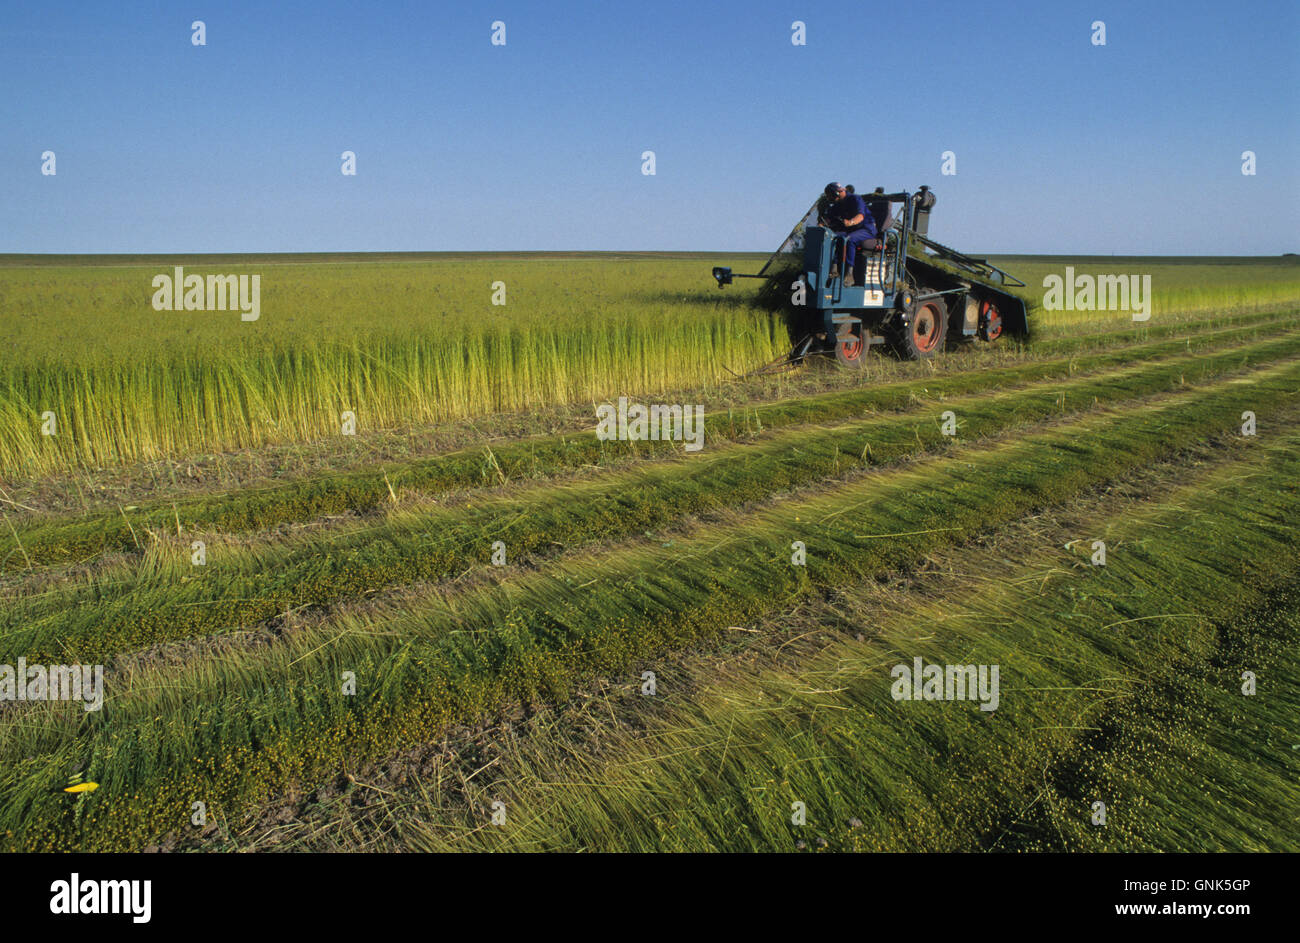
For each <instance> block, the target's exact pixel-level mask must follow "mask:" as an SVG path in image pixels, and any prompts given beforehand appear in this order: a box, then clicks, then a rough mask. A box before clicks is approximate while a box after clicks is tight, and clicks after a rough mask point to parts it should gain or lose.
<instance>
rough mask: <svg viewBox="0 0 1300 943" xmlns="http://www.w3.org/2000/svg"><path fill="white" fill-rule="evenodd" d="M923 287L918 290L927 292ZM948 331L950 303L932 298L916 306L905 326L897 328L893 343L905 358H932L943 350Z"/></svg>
mask: <svg viewBox="0 0 1300 943" xmlns="http://www.w3.org/2000/svg"><path fill="white" fill-rule="evenodd" d="M926 293H927V290H926V289H924V288H922V289H919V290H918V291H917V294H921V295H924V294H926ZM947 335H948V306H947V305H946V304H944V302H943V299H942V298H931V299H930V300H929V301H922V302H920V303H919V304H917V305H915V306H914V309H913V311H912V313H911V317H909V318H908V327H907V328H906V329H903V328H901V326H900V327H899V328H895V330H894V333H893V337H892V346H893V348H894V350H895V351H896V352H897V353H898V355H899V356H900V357H902V358H903V359H905V360H929V359H930V358H932V357H933V356H934V355H935V354H937V353H938V352H939V351H941V350H943V346H944V344H943V342H944V338H945V337H947Z"/></svg>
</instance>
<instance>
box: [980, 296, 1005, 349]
mask: <svg viewBox="0 0 1300 943" xmlns="http://www.w3.org/2000/svg"><path fill="white" fill-rule="evenodd" d="M979 335H980V340H985V341H995V340H997V339H998V338H999V337H1001V336H1002V315H1001V313H1000V312H999V311H998V306H997V305H995V304H994V303H993V302H991V301H989V300H988V299H985V300H984V301H981V302H980V327H979Z"/></svg>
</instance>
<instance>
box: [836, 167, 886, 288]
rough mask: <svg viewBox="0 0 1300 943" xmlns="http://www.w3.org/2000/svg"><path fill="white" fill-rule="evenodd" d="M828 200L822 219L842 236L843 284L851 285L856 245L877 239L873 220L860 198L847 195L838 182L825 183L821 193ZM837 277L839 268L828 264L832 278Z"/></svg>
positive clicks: (853, 194) (846, 191) (852, 194)
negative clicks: (842, 234)
mask: <svg viewBox="0 0 1300 943" xmlns="http://www.w3.org/2000/svg"><path fill="white" fill-rule="evenodd" d="M823 193H824V194H825V197H826V200H827V204H828V205H827V208H826V212H825V213H824V214H823V218H824V219H825V220H826V222H827V224H828V225H829V226H830V228H831V229H833V230H835V231H836V232H842V233H844V268H845V272H844V284H845V285H852V284H853V263H854V261H855V260H856V259H857V255H858V246H860V245H861V244H862V243H864V242H869V241H871V240H874V239H875V238H876V221H875V220H874V219H873V218H872V217H871V215H870V214H868V213H867V207H866V204H865V203H863V202H862V197H860V196H858V195H857V194H855V193H849V192H848V190H846V189H845V188H844V187H841V186H840V185H839V184H838V183H828V184H827V185H826V189H825V190H824V191H823ZM837 274H838V266H836V265H835V264H834V263H832V265H831V277H832V278H834V277H835V276H836V275H837Z"/></svg>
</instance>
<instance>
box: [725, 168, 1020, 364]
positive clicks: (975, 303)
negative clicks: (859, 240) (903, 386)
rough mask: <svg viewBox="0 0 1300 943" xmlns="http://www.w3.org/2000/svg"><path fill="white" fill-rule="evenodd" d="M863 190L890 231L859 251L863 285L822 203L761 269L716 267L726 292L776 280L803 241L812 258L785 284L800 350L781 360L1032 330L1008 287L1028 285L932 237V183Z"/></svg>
mask: <svg viewBox="0 0 1300 943" xmlns="http://www.w3.org/2000/svg"><path fill="white" fill-rule="evenodd" d="M860 195H861V196H862V197H863V200H864V202H865V203H866V204H867V206H868V211H869V212H870V213H871V214H872V215H873V216H874V217H875V222H876V224H877V225H876V231H877V233H879V234H880V235H879V237H878V238H877V239H875V240H871V241H868V242H866V243H863V244H862V245H861V247H860V248H859V251H858V253H857V259H856V262H855V265H854V272H853V284H851V285H846V284H845V279H844V277H843V274H842V273H844V272H845V266H844V259H845V252H844V250H845V243H844V234H843V233H841V232H836V231H835V230H832V229H830V228H828V227H826V226H824V225H822V224H821V220H820V218H819V214H818V207H817V204H814V205H813V207H812V208H811V209H809V211H808V212H807V213H805V214H804V216H803V217H802V218H801V219H800V221H799V223H797V224H796V225H795V228H794V229H793V230H791V232H790V235H789V236H788V237H786V240H785V242H783V243H782V244H781V246H780V247H779V248H778V249H777V250H776V252H774V253H773V254H772V257H771V258H769V259H768V260H767V264H766V265H764V266H763V268H762V269H761V270H760V271H759V272H758V273H757V274H754V275H744V274H740V273H733V272H732V271H731V269H730V268H724V267H721V266H718V267H715V268H714V269H713V277H714V279H715V280H716V281H717V283H718V287H719V288H722V287H725V286H726V285H730V284H731V281H732V279H733V278H768V277H769V276H768V275H767V274H766V273H767V271H768V269H769V267H771V265H772V263H773V261H774V260H776V259H777V258H778V257H780V256H782V255H783V254H784V255H786V256H787V258H788V257H789V254H790V253H791V252H795V253H797V252H798V251H799V249H800V247H802V253H803V264H802V266H801V268H800V270H799V271H798V273H797V274H795V273H793V272H791V273H790V274H791V275H792V278H793V281H792V283H791V284H789V285H788V286H780V285H778V286H776V288H777V289H778V290H779V291H781V292H785V291H787V290H788V292H789V296H790V305H789V307H788V310H789V311H790V317H791V331H790V333H791V339H792V340H793V341H794V348H793V349H792V350H791V351H790V353H789V355H787V357H785V358H782V360H781V361H780V362H778V364H774V365H773V366H788V365H790V364H795V363H799V362H800V361H802V360H803V359H804V357H805V356H807V355H808V354H810V353H817V352H826V353H834V356H835V359H836V360H837V361H839V363H841V364H843V365H845V366H848V367H861V366H862V364H863V363H864V361H865V360H866V352H867V349H868V348H869V347H871V346H872V345H876V344H888V345H889V346H890V347H891V348H893V349H894V350H895V351H897V353H898V354H899V355H900V356H902V357H905V358H908V359H913V360H920V359H925V358H929V357H932V356H934V355H935V354H936V353H937V352H938V351H940V350H942V349H944V347H945V346H953V345H955V344H957V343H960V342H962V341H966V340H970V341H973V340H976V339H978V340H980V341H984V342H992V341H995V340H997V339H998V338H999V337H1001V336H1002V335H1003V334H1015V335H1024V334H1027V333H1028V330H1029V324H1028V318H1027V314H1026V311H1025V304H1024V301H1023V300H1022V299H1020V298H1019V297H1017V296H1016V295H1015V294H1013V293H1011V292H1010V291H1009V290H1008V289H1009V288H1011V287H1019V288H1023V287H1025V283H1024V282H1022V281H1020V280H1019V279H1017V278H1015V277H1014V276H1012V275H1009V274H1007V273H1006V272H1004V271H1002V270H1001V269H1000V268H998V267H997V266H996V265H992V264H990V263H989V262H988V261H986V260H984V259H975V258H972V257H970V256H968V255H963V254H962V253H960V252H958V251H957V250H955V249H950V248H949V247H947V246H945V245H941V244H940V243H937V242H935V241H934V240H933V239H931V238H930V236H929V223H930V212H931V210H932V209H933V208H934V204H935V195H934V191H932V190H931V189H930V188H929V187H924V186H923V187H921V188H920V189H919V190H918V191H916V192H915V193H908V192H907V191H902V192H899V193H883V192H881V191H880V190H877V191H876V192H875V193H872V194H860ZM780 270H781V269H780V268H779V269H778V271H780Z"/></svg>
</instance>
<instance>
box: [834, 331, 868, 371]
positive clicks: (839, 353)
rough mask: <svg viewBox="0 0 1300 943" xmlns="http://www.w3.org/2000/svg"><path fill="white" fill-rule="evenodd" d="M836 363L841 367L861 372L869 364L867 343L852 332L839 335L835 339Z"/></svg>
mask: <svg viewBox="0 0 1300 943" xmlns="http://www.w3.org/2000/svg"><path fill="white" fill-rule="evenodd" d="M835 362H836V363H837V364H839V365H840V366H841V367H848V368H849V369H851V370H861V369H862V366H863V364H865V363H866V362H867V343H866V341H864V340H863V339H862V337H861V336H860V335H858V334H854V333H853V332H852V331H848V332H845V333H844V334H840V335H838V336H837V337H836V338H835Z"/></svg>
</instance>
